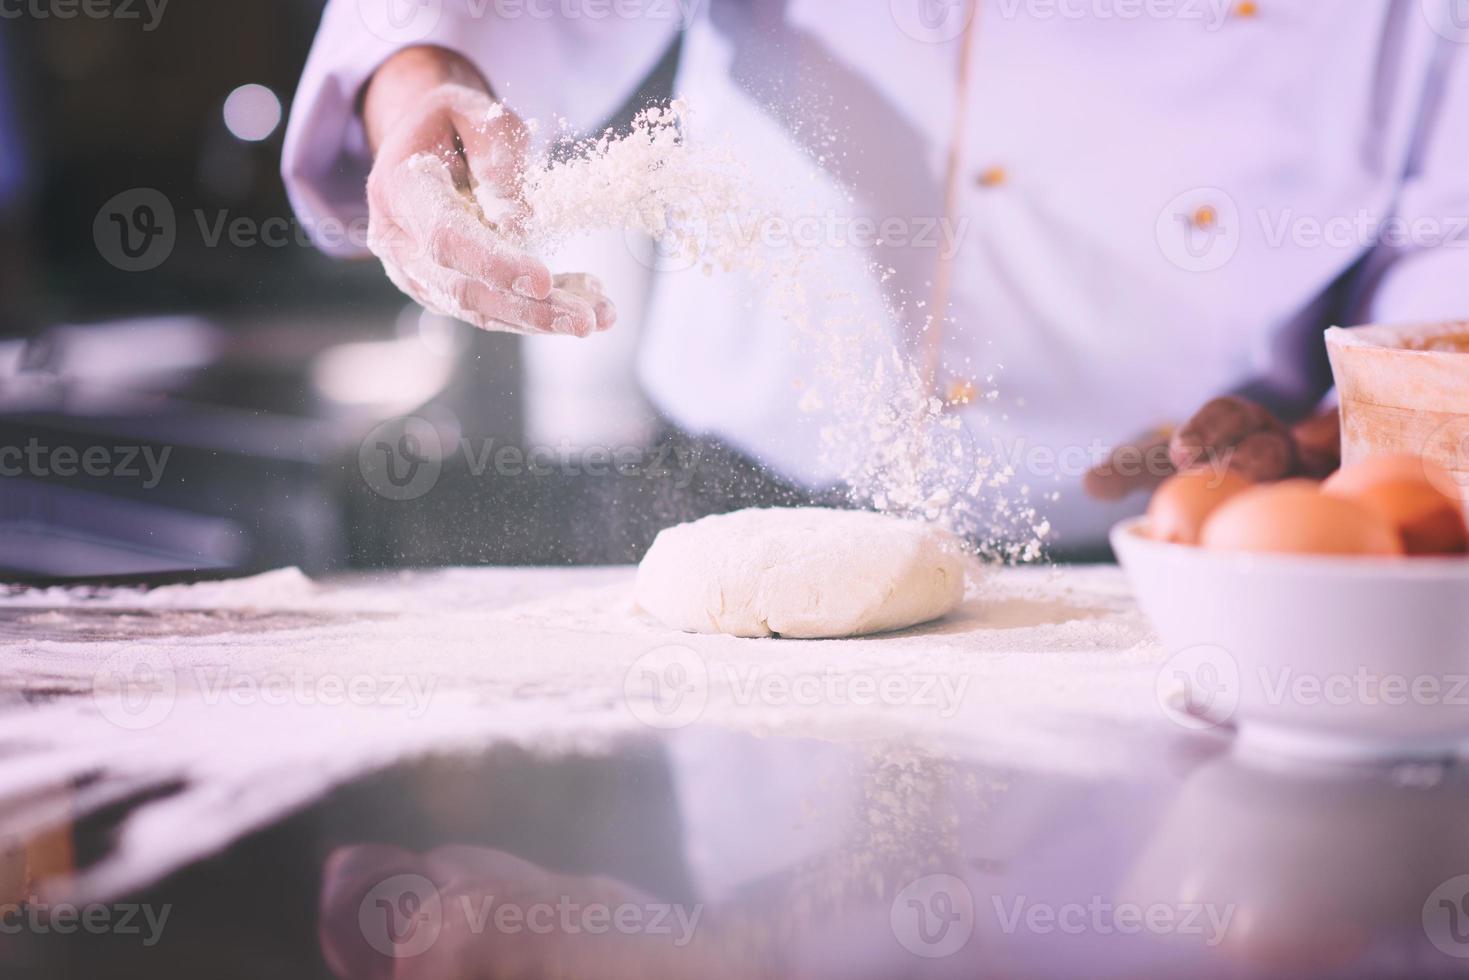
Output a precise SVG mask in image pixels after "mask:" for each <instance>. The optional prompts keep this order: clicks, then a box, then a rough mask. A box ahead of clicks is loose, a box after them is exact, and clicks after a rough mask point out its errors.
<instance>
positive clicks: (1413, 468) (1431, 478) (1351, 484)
mask: <svg viewBox="0 0 1469 980" xmlns="http://www.w3.org/2000/svg"><path fill="white" fill-rule="evenodd" d="M1401 480H1417V481H1420V482H1426V483H1428V484H1429V485H1430V486H1434V487H1437V488H1439V489H1440V491H1441V492H1443V493H1448V492H1449V491H1450V489H1451V488H1453V487H1455V486H1456V484H1455V482H1454V478H1453V476H1452V475H1451V474H1450V473H1449V471H1448V470H1446V469H1444V468H1443V467H1442V466H1439V465H1438V464H1437V463H1435V462H1433V461H1432V460H1430V459H1424V458H1423V457H1422V456H1414V455H1413V454H1412V453H1384V454H1382V455H1381V456H1369V457H1367V458H1366V459H1364V460H1361V461H1359V462H1356V463H1348V464H1347V465H1346V466H1343V467H1342V468H1341V469H1339V470H1337V471H1336V472H1335V473H1333V474H1332V475H1331V476H1329V477H1327V478H1326V482H1325V483H1323V484H1322V485H1321V489H1322V490H1323V491H1324V492H1326V493H1329V494H1333V495H1335V496H1338V497H1350V496H1352V495H1353V494H1355V493H1357V492H1358V491H1361V490H1366V489H1367V488H1368V487H1370V486H1372V485H1373V484H1376V483H1397V482H1399V481H1401ZM1455 499H1457V498H1455Z"/></svg>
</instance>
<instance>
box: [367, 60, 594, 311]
mask: <svg viewBox="0 0 1469 980" xmlns="http://www.w3.org/2000/svg"><path fill="white" fill-rule="evenodd" d="M400 74H401V71H398V72H395V71H394V70H391V69H385V70H383V71H381V72H380V75H381V76H382V81H381V85H382V86H388V87H390V88H391V86H393V85H395V84H397V85H399V86H400V87H401V86H404V85H406V84H408V83H404V82H398V81H396V80H397V79H398V78H399V76H400ZM378 88H379V82H378V81H377V80H375V81H374V86H373V88H371V89H370V90H369V95H368V103H367V104H366V105H365V106H364V113H365V114H369V113H373V114H372V115H370V116H369V118H368V122H369V131H370V133H372V134H374V135H376V136H377V137H378V139H379V140H380V144H379V145H378V147H377V154H376V157H375V159H374V162H373V168H372V173H371V174H370V175H369V176H368V180H367V202H368V244H369V247H371V249H372V251H373V253H374V254H375V255H377V256H378V258H380V259H382V262H383V268H384V269H385V270H386V271H387V274H388V277H389V278H390V279H392V280H393V282H394V283H395V284H396V285H397V286H398V288H399V289H402V290H403V291H404V292H405V293H407V294H408V295H409V296H412V297H413V298H414V299H415V300H417V301H418V302H419V303H421V304H422V305H423V306H425V307H426V308H428V309H431V310H433V311H435V312H438V313H444V314H447V315H449V316H453V317H456V318H458V319H461V320H464V321H465V322H467V323H472V324H474V325H475V326H477V327H482V328H484V329H489V330H510V331H514V332H517V333H556V334H574V335H576V336H578V337H585V336H587V335H588V334H590V333H593V332H595V331H599V330H605V329H607V328H608V327H610V326H612V323H613V322H614V320H615V319H616V313H615V311H614V309H613V307H612V304H611V303H610V302H609V301H608V300H607V298H606V296H605V295H603V292H602V287H601V285H600V284H599V283H598V282H597V280H596V279H594V278H593V277H591V276H588V275H580V274H578V275H562V276H556V277H554V278H553V277H552V275H551V272H550V270H549V269H547V268H546V266H545V264H544V263H543V262H541V261H540V260H539V259H538V258H536V257H535V256H533V255H530V254H527V253H526V252H524V251H522V250H521V249H520V248H518V247H516V246H515V245H514V244H513V241H514V239H515V238H516V237H517V235H518V234H519V231H520V222H521V221H522V220H523V218H524V211H525V208H524V203H523V201H522V199H521V190H520V180H521V174H522V173H523V168H524V165H525V160H526V153H527V147H528V145H529V137H528V134H527V132H526V128H525V125H524V124H523V123H522V122H521V121H520V120H519V119H518V118H517V117H516V116H515V114H514V113H512V112H511V111H510V110H508V109H506V108H505V107H504V106H502V105H500V104H498V103H496V102H495V101H494V100H493V99H492V98H490V96H489V94H488V93H487V92H485V91H484V90H483V89H482V88H477V87H475V86H474V85H473V84H464V83H462V82H460V81H454V82H446V83H442V84H438V85H436V86H434V87H433V88H431V89H429V90H428V91H427V92H426V94H421V95H419V96H418V97H416V98H414V99H413V100H412V101H411V103H410V104H409V105H408V106H407V107H406V108H403V109H401V110H398V111H396V112H395V113H391V114H390V113H389V112H388V111H387V110H386V109H379V110H377V111H376V112H375V113H374V106H375V105H376V104H378V103H376V102H374V99H378V100H379V101H380V102H381V103H385V104H391V105H392V106H393V108H394V109H396V108H397V106H396V101H395V99H398V98H401V93H390V94H388V95H382V96H379V95H378ZM380 117H386V118H380Z"/></svg>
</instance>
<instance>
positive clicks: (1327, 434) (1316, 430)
mask: <svg viewBox="0 0 1469 980" xmlns="http://www.w3.org/2000/svg"><path fill="white" fill-rule="evenodd" d="M1291 435H1292V436H1293V437H1294V438H1295V440H1296V455H1297V456H1298V458H1299V459H1300V465H1301V472H1303V473H1305V474H1306V475H1307V476H1309V477H1312V478H1314V479H1317V480H1320V479H1324V478H1326V477H1328V476H1330V475H1331V474H1332V473H1334V472H1335V471H1336V470H1337V469H1338V468H1340V467H1341V412H1340V411H1339V410H1338V409H1335V408H1333V409H1331V410H1329V411H1326V412H1322V413H1321V414H1320V415H1313V416H1312V417H1311V418H1308V419H1306V420H1305V421H1303V422H1298V423H1296V425H1294V426H1292V427H1291Z"/></svg>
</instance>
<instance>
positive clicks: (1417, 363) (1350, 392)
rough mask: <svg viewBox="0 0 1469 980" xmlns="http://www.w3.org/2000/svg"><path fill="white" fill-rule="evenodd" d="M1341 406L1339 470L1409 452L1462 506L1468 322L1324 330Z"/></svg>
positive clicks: (1466, 486) (1467, 460) (1467, 475)
mask: <svg viewBox="0 0 1469 980" xmlns="http://www.w3.org/2000/svg"><path fill="white" fill-rule="evenodd" d="M1326 349H1327V353H1328V354H1329V355H1330V357H1331V370H1332V373H1333V374H1335V376H1336V390H1337V394H1338V396H1339V397H1340V399H1341V424H1342V435H1341V441H1342V445H1341V448H1342V463H1343V464H1350V463H1356V462H1360V461H1361V460H1363V459H1365V458H1367V457H1368V456H1378V455H1382V454H1384V453H1413V454H1415V455H1418V456H1422V457H1424V458H1425V459H1429V460H1432V461H1433V462H1435V463H1438V464H1439V465H1440V466H1442V467H1443V468H1444V469H1446V470H1448V472H1449V474H1450V475H1451V476H1452V478H1453V480H1454V485H1453V486H1447V487H1440V488H1439V489H1440V490H1442V491H1443V492H1444V493H1445V494H1447V495H1450V496H1457V497H1459V499H1461V500H1464V501H1465V502H1466V503H1469V321H1448V322H1442V323H1424V324H1403V325H1379V326H1368V327H1353V328H1351V329H1349V330H1344V329H1342V328H1341V327H1332V328H1331V329H1330V330H1327V331H1326Z"/></svg>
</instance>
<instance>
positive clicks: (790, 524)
mask: <svg viewBox="0 0 1469 980" xmlns="http://www.w3.org/2000/svg"><path fill="white" fill-rule="evenodd" d="M964 567H965V563H964V560H963V555H962V545H961V543H960V541H959V539H957V538H956V537H954V536H953V535H951V534H949V533H947V532H945V531H943V530H941V529H939V528H936V527H933V526H931V525H925V524H921V523H918V522H916V521H906V520H902V519H900V518H896V517H891V516H888V515H885V514H874V513H870V512H866V511H854V510H831V509H827V508H820V507H797V508H768V509H751V510H741V511H736V512H735V513H732V514H717V515H714V516H712V517H705V518H702V519H700V520H697V521H691V522H689V523H687V524H680V525H678V526H676V527H671V528H667V529H665V530H663V531H662V532H660V533H659V535H658V537H657V538H656V539H655V540H654V542H653V546H652V547H651V548H649V549H648V553H647V555H646V556H645V557H644V558H643V561H642V564H641V565H639V566H638V577H637V601H638V605H639V606H641V607H642V608H643V609H645V610H647V611H648V612H649V613H652V614H653V615H654V616H655V617H657V618H658V619H659V620H660V621H661V622H663V623H664V625H666V626H671V627H673V628H674V629H681V630H689V631H691V632H699V633H728V634H730V635H733V636H747V637H754V636H772V635H774V636H785V637H799V638H807V639H819V638H824V637H839V636H861V635H864V634H868V633H882V632H886V631H888V630H896V629H904V628H906V627H909V626H914V625H917V624H918V623H925V622H928V621H929V620H932V619H937V618H938V617H940V616H943V615H945V614H947V613H949V612H950V611H952V610H953V609H954V607H955V606H957V605H958V604H959V602H960V600H961V599H963V598H964Z"/></svg>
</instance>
